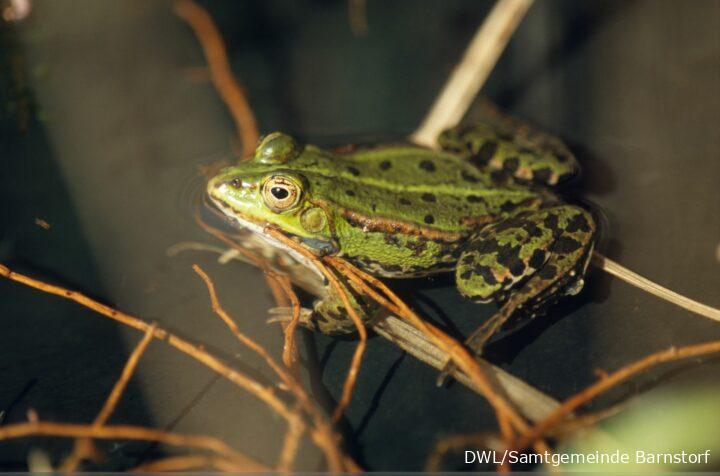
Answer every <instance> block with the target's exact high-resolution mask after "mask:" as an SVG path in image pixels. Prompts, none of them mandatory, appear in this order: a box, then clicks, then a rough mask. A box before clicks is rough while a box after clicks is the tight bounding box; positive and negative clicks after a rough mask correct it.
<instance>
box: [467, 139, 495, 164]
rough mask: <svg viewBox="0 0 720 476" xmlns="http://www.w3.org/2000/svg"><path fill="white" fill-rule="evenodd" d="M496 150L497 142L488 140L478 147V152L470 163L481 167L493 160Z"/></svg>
mask: <svg viewBox="0 0 720 476" xmlns="http://www.w3.org/2000/svg"><path fill="white" fill-rule="evenodd" d="M497 149H498V144H497V142H495V141H491V140H489V141H487V142H485V143H484V144H483V145H482V146H480V150H478V152H477V154H475V155H474V156H473V157H472V158H471V159H470V161H471V162H472V163H474V164H475V165H479V166H483V165H485V164H487V163H488V162H489V161H490V159H492V158H493V156H494V155H495V152H497Z"/></svg>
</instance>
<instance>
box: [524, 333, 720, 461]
mask: <svg viewBox="0 0 720 476" xmlns="http://www.w3.org/2000/svg"><path fill="white" fill-rule="evenodd" d="M717 352H720V341H711V342H705V343H702V344H694V345H688V346H685V347H671V348H669V349H667V350H663V351H660V352H656V353H654V354H650V355H648V356H646V357H643V358H642V359H640V360H637V361H635V362H632V363H630V364H628V365H626V366H624V367H622V368H620V369H619V370H617V371H615V372H613V373H612V374H610V375H608V376H607V377H604V378H602V379H600V380H599V381H598V382H597V383H595V384H593V385H590V386H589V387H587V388H586V389H585V390H583V391H581V392H579V393H577V394H575V395H573V396H572V397H570V398H568V399H567V400H565V401H564V402H563V403H562V404H561V405H560V407H558V408H557V409H555V410H554V411H553V412H552V413H551V414H550V415H548V417H547V418H546V419H545V420H543V421H542V422H540V423H538V424H537V425H536V426H534V427H533V428H532V429H531V430H530V431H528V432H526V433H525V434H523V435H522V436H521V437H520V438H519V439H518V441H517V442H516V443H515V444H514V445H513V448H515V449H522V448H525V447H526V446H527V445H529V444H531V443H532V442H533V441H534V440H535V439H536V438H539V437H540V436H542V435H544V434H545V433H546V432H547V431H548V430H550V429H551V428H553V427H555V426H556V425H557V424H559V423H560V422H562V420H563V418H564V417H566V416H567V415H568V414H570V413H571V412H573V411H575V410H576V409H577V408H578V407H580V406H581V405H584V404H585V403H587V402H589V401H590V400H592V399H593V398H595V397H597V396H598V395H600V394H601V393H604V392H606V391H608V390H610V389H611V388H613V387H614V386H616V385H617V384H619V383H621V382H623V381H625V380H627V379H628V378H630V377H632V376H633V375H635V374H638V373H640V372H643V371H646V370H648V369H649V368H651V367H654V366H656V365H659V364H662V363H665V362H672V361H675V360H681V359H688V358H692V357H699V356H702V355H708V354H714V353H717Z"/></svg>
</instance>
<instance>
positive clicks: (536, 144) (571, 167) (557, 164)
mask: <svg viewBox="0 0 720 476" xmlns="http://www.w3.org/2000/svg"><path fill="white" fill-rule="evenodd" d="M514 123H515V124H514V125H513V127H510V126H504V127H498V126H492V125H490V124H483V123H476V124H470V125H462V126H457V127H453V128H451V129H447V130H445V131H443V132H442V133H441V134H440V136H439V137H438V139H437V142H438V145H439V146H440V147H441V148H442V149H443V150H446V151H448V152H453V153H456V154H458V155H460V156H462V157H464V158H467V159H468V160H469V161H470V162H471V163H472V164H474V165H475V166H476V167H478V168H480V169H489V170H490V171H496V172H499V173H500V175H502V174H503V173H507V174H510V175H512V176H514V177H516V178H518V179H521V180H524V181H528V182H535V183H539V184H542V185H555V184H557V183H558V182H561V181H563V180H566V179H568V178H570V177H572V176H573V175H575V173H576V172H577V170H578V166H577V162H576V160H575V157H574V156H573V155H572V153H571V152H570V151H569V150H568V148H567V147H566V146H565V144H563V143H562V141H560V139H557V138H556V137H554V136H551V135H548V134H544V133H540V132H536V131H535V130H533V129H532V128H530V127H529V126H526V125H523V124H522V123H519V122H517V121H514Z"/></svg>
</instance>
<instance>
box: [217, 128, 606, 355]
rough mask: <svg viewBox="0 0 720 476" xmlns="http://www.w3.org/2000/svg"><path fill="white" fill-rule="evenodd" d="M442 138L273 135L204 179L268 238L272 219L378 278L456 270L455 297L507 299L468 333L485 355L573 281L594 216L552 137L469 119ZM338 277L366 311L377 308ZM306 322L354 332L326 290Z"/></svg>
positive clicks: (376, 313)
mask: <svg viewBox="0 0 720 476" xmlns="http://www.w3.org/2000/svg"><path fill="white" fill-rule="evenodd" d="M438 144H439V150H432V149H429V148H424V147H420V146H416V145H411V144H387V145H379V146H373V147H367V148H352V149H345V150H336V151H328V150H324V149H322V148H319V147H316V146H313V145H309V144H308V145H302V144H300V143H298V142H297V141H296V140H294V139H293V138H292V137H290V136H288V135H285V134H282V133H279V132H275V133H272V134H269V135H267V136H265V137H264V138H262V139H261V141H260V142H259V145H258V146H257V149H256V150H255V153H254V156H253V157H252V158H251V159H250V160H247V161H244V162H240V163H238V164H237V165H234V166H232V167H228V168H226V169H224V170H222V171H221V172H220V173H219V174H218V175H217V176H215V177H214V178H212V179H211V180H210V181H209V183H208V185H207V193H208V196H209V198H210V200H211V201H212V202H213V203H214V204H215V206H217V208H219V209H220V210H221V211H222V212H223V213H224V214H225V215H226V216H227V218H228V219H230V220H231V221H232V222H234V223H235V224H236V225H239V226H241V227H245V228H249V229H250V230H252V231H254V232H256V233H258V234H260V235H261V236H264V237H265V238H266V239H268V240H269V241H271V242H272V243H273V244H274V245H276V246H282V245H281V244H280V243H279V242H278V241H276V240H273V238H272V237H269V236H267V234H266V233H265V231H266V230H267V227H274V228H275V229H277V230H280V231H281V232H282V233H283V234H285V235H286V236H288V237H291V238H292V239H294V240H296V241H297V243H299V244H301V246H304V247H305V248H307V249H308V250H310V251H312V252H313V253H314V254H315V255H317V256H323V255H334V256H337V257H340V258H343V259H345V260H347V261H349V262H351V263H352V264H354V265H355V266H357V267H359V268H361V269H362V270H364V271H366V272H368V273H370V274H371V275H373V276H377V277H382V278H410V277H417V276H427V275H431V274H435V273H444V272H453V273H454V274H455V282H456V283H457V288H458V290H459V291H460V293H461V294H462V295H463V296H465V297H467V298H469V299H471V300H473V301H476V302H489V301H496V302H498V303H499V304H501V307H500V309H499V311H498V312H497V313H496V314H495V315H494V316H493V317H492V318H491V319H489V320H488V321H486V322H485V324H483V326H481V327H480V328H479V329H478V330H477V331H476V332H475V333H473V335H471V336H470V338H469V339H468V341H467V343H468V345H469V346H470V347H472V348H473V349H474V350H475V351H478V352H480V351H481V350H482V348H483V346H484V345H485V344H486V342H487V341H488V339H489V338H490V337H491V336H492V335H493V334H494V333H495V332H497V331H498V330H500V329H501V328H502V329H511V328H513V327H515V326H516V325H517V324H518V323H520V322H523V321H525V320H527V318H530V317H534V316H535V315H537V314H540V313H542V312H543V311H544V309H545V308H546V307H547V306H548V305H550V304H552V303H553V302H554V301H556V300H557V299H558V298H559V297H561V296H563V295H567V294H576V293H577V292H578V291H580V289H581V288H582V286H583V277H584V274H585V271H586V268H587V266H588V262H589V259H590V255H591V254H592V249H593V244H594V241H595V236H596V225H595V221H594V220H593V217H592V215H591V214H590V213H589V212H588V211H586V210H585V209H583V208H581V207H579V206H576V205H571V204H568V203H564V202H563V201H562V200H561V199H560V198H558V196H557V195H555V194H554V193H553V192H552V190H551V189H552V187H553V186H555V185H557V184H558V183H560V182H562V181H563V180H565V179H567V178H568V177H570V176H572V175H573V174H574V173H575V171H576V170H577V164H576V161H575V160H574V158H573V156H572V155H571V154H570V152H568V150H567V148H565V146H564V145H563V144H562V143H561V142H559V141H558V140H556V139H553V138H548V137H547V136H534V135H532V134H527V133H524V132H523V131H522V130H515V131H507V130H502V129H501V128H498V127H495V126H490V125H488V124H473V125H469V126H462V127H456V128H452V129H449V130H447V131H445V132H443V133H442V134H441V135H440V137H439V138H438ZM295 255H298V253H295ZM298 258H299V259H302V256H301V255H299V256H298ZM307 264H308V265H309V266H312V264H311V263H310V262H308V263H307ZM338 278H339V279H340V282H341V285H342V286H343V287H344V290H345V292H346V293H347V295H348V296H349V297H350V302H351V304H352V306H353V307H354V308H355V310H356V311H357V313H358V315H359V316H360V317H361V318H362V319H363V320H365V321H370V320H372V319H376V318H381V317H382V312H381V309H380V307H379V305H378V304H377V303H375V302H374V301H372V300H371V299H369V298H366V297H364V296H362V295H360V294H358V293H357V292H355V290H354V289H353V288H352V286H350V284H349V283H348V282H347V281H346V280H344V279H343V277H342V276H338ZM302 324H303V325H304V326H306V327H308V328H310V329H313V330H319V331H321V332H324V333H328V334H343V333H350V332H353V331H355V327H354V325H353V323H352V321H351V320H350V319H349V318H348V314H347V312H346V311H345V309H344V306H343V303H342V301H341V299H340V297H339V294H338V292H337V291H336V290H335V289H334V288H331V287H328V292H327V296H326V297H324V298H322V299H320V300H318V301H316V303H315V304H314V307H313V309H312V310H310V311H308V312H305V313H303V318H302Z"/></svg>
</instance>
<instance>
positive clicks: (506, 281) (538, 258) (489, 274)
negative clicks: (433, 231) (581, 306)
mask: <svg viewBox="0 0 720 476" xmlns="http://www.w3.org/2000/svg"><path fill="white" fill-rule="evenodd" d="M594 238H595V223H594V221H593V219H592V216H591V215H590V214H589V213H588V212H587V211H585V210H583V209H582V208H579V207H575V206H572V205H562V206H558V207H553V208H548V209H545V210H540V211H537V212H532V213H521V214H518V215H516V216H514V217H511V218H509V219H507V220H504V221H502V222H500V223H497V224H493V225H490V226H488V227H486V228H485V229H483V230H482V231H481V233H480V234H479V235H478V237H477V238H476V239H474V240H473V241H472V242H471V244H470V246H469V247H468V249H467V250H466V251H465V252H464V253H463V255H461V257H460V262H459V264H458V267H457V270H456V273H457V275H456V280H457V285H458V289H459V290H460V292H461V293H462V294H463V295H464V296H466V297H469V298H470V299H473V300H475V301H487V300H488V299H495V300H498V301H504V304H503V305H502V307H501V308H500V310H498V312H497V313H495V315H493V316H492V317H491V318H490V319H489V320H488V321H487V322H485V323H484V324H483V325H482V326H480V327H479V328H478V329H477V330H476V331H475V332H473V333H472V334H471V335H470V337H469V338H468V339H467V341H466V345H467V346H468V347H469V348H470V349H472V350H473V351H475V353H476V354H478V355H479V354H481V353H482V350H483V347H484V346H485V344H487V342H488V341H489V340H490V338H491V337H492V336H493V335H495V334H496V333H497V332H498V331H500V330H508V331H511V330H513V329H515V328H517V327H519V326H520V325H521V324H522V323H524V322H525V321H526V320H527V319H528V318H533V317H535V316H537V315H538V314H541V313H543V311H544V309H545V307H547V306H548V305H550V304H552V303H553V302H555V301H556V300H557V299H559V298H560V297H561V296H563V295H566V294H577V293H578V292H579V291H580V288H581V287H582V285H583V282H584V281H583V276H584V275H585V271H586V269H587V266H588V264H589V262H590V256H591V254H592V248H593V244H594ZM449 371H452V368H451V367H448V366H446V368H445V371H444V372H443V375H441V379H439V382H442V381H443V380H444V378H445V376H446V375H447V374H448V373H449Z"/></svg>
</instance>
